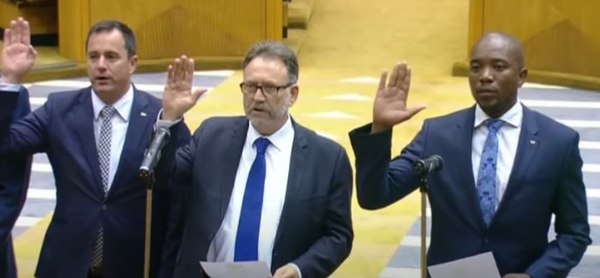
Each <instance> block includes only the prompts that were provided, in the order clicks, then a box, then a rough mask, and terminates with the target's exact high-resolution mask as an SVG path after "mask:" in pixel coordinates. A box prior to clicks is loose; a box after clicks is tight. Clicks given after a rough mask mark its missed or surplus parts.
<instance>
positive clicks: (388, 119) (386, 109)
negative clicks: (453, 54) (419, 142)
mask: <svg viewBox="0 0 600 278" xmlns="http://www.w3.org/2000/svg"><path fill="white" fill-rule="evenodd" d="M410 74H411V71H410V68H408V66H407V65H406V63H400V64H397V65H396V66H395V67H394V69H393V70H392V73H391V75H390V77H389V80H387V79H388V78H387V72H383V73H382V74H381V79H380V80H379V87H378V88H377V94H376V95H375V101H374V104H373V132H379V131H383V130H387V129H391V128H392V127H393V126H395V125H397V124H399V123H402V122H404V121H406V120H408V119H410V118H412V117H413V116H414V115H415V114H417V113H419V112H420V111H421V110H423V109H425V106H422V105H420V106H415V107H407V98H408V92H409V89H410ZM386 81H387V84H386Z"/></svg>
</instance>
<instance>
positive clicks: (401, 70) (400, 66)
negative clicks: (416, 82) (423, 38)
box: [395, 61, 406, 88]
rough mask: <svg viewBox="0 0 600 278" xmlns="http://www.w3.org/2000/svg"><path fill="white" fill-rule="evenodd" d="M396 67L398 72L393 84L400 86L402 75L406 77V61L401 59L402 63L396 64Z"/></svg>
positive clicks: (402, 79)
mask: <svg viewBox="0 0 600 278" xmlns="http://www.w3.org/2000/svg"><path fill="white" fill-rule="evenodd" d="M396 69H398V74H397V75H396V81H395V84H396V86H398V87H400V88H402V87H401V86H402V82H403V81H404V77H406V62H404V61H403V62H402V63H400V64H398V66H397V67H396Z"/></svg>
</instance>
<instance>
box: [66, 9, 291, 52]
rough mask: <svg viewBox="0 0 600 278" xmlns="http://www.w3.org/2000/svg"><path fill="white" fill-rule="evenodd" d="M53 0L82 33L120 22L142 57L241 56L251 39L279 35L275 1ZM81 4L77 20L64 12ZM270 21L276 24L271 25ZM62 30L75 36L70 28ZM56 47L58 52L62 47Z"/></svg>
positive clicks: (278, 13) (279, 14)
mask: <svg viewBox="0 0 600 278" xmlns="http://www.w3.org/2000/svg"><path fill="white" fill-rule="evenodd" d="M59 2H60V3H61V4H62V5H63V6H64V7H62V9H61V10H62V11H65V13H61V17H62V18H66V20H67V21H69V23H81V26H82V27H83V28H85V30H86V31H87V29H88V28H89V26H90V25H91V24H92V23H95V22H98V21H100V20H104V19H118V20H121V21H124V22H126V23H127V24H128V25H129V26H130V27H131V28H132V29H133V31H134V32H135V34H136V37H137V40H138V54H139V56H140V58H141V59H143V60H152V59H170V58H173V57H176V56H179V55H181V54H187V55H189V56H192V57H211V58H218V57H224V58H227V57H229V58H230V57H241V56H244V55H245V53H246V51H247V50H248V48H249V47H250V46H251V45H252V44H254V43H255V42H257V41H260V40H264V39H281V26H282V25H281V24H282V23H281V22H282V20H281V16H282V15H281V0H227V1H221V0H218V1H216V0H161V1H147V0H103V1H93V0H84V1H69V0H59ZM67 2H68V3H67ZM73 2H86V3H87V4H79V3H77V4H74V3H73ZM83 6H87V7H85V9H87V11H84V12H83V13H84V16H82V18H81V19H78V18H71V17H68V16H67V15H66V13H67V12H73V11H74V10H77V9H78V8H82V7H83ZM277 7H279V9H277ZM85 14H87V16H88V17H87V18H86V16H85ZM63 15H64V16H63ZM275 24H279V25H278V26H272V25H275ZM65 29H67V31H74V32H72V33H73V35H77V34H79V36H81V32H80V31H79V30H76V29H77V28H76V27H70V28H65ZM277 30H279V31H277ZM61 33H62V32H61ZM83 40H85V34H84V38H83ZM73 44H74V43H73ZM60 47H61V50H62V47H63V45H62V44H61V46H60ZM65 52H69V53H70V55H68V57H70V58H71V57H76V58H77V60H78V61H83V59H80V58H81V56H78V55H76V56H73V55H72V53H71V52H72V51H71V50H68V51H67V50H65ZM61 53H63V52H62V51H61Z"/></svg>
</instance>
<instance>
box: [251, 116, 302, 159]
mask: <svg viewBox="0 0 600 278" xmlns="http://www.w3.org/2000/svg"><path fill="white" fill-rule="evenodd" d="M293 134H294V127H293V126H292V119H291V117H289V116H288V119H287V121H286V122H285V124H284V125H283V126H282V127H281V128H280V129H279V130H277V131H276V132H275V133H273V134H271V135H269V136H263V135H261V134H260V133H258V131H257V130H256V129H255V128H254V126H252V123H250V124H249V125H248V133H247V134H246V144H250V146H252V145H253V144H254V141H255V140H256V139H258V138H259V137H264V138H267V139H269V141H270V142H271V145H273V147H275V149H277V150H278V151H282V150H283V146H284V144H286V142H287V141H286V140H285V139H286V138H287V137H288V136H293Z"/></svg>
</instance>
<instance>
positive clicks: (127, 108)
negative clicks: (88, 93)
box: [92, 85, 133, 122]
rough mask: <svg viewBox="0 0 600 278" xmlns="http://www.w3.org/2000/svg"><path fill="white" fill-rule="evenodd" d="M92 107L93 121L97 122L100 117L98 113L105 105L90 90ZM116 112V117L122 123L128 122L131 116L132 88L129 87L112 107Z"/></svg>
mask: <svg viewBox="0 0 600 278" xmlns="http://www.w3.org/2000/svg"><path fill="white" fill-rule="evenodd" d="M92 106H93V108H94V119H96V120H98V117H100V111H101V110H102V108H104V106H106V103H104V102H103V101H102V100H101V99H100V98H99V97H98V96H97V95H96V92H94V89H92ZM112 106H113V107H114V108H115V109H116V110H117V115H118V116H119V117H120V118H121V119H123V121H125V122H127V121H129V114H131V108H132V106H133V86H131V85H129V89H127V92H126V93H125V94H124V95H123V96H122V97H121V98H120V99H119V100H117V101H116V102H115V103H113V105H112Z"/></svg>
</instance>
